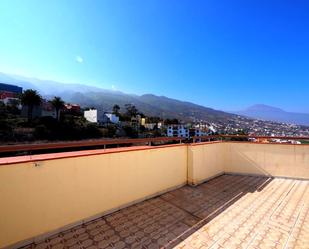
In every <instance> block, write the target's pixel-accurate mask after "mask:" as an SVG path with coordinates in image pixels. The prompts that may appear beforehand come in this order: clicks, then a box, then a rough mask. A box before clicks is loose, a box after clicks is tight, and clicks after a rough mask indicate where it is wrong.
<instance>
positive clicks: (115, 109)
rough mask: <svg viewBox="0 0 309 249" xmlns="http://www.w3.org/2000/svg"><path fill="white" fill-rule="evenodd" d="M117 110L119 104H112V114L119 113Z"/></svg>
mask: <svg viewBox="0 0 309 249" xmlns="http://www.w3.org/2000/svg"><path fill="white" fill-rule="evenodd" d="M119 111H120V106H119V105H117V104H116V105H114V106H113V114H115V115H119Z"/></svg>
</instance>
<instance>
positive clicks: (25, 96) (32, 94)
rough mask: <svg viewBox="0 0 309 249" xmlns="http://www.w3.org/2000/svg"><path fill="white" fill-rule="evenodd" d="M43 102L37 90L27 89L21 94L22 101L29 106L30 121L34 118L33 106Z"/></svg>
mask: <svg viewBox="0 0 309 249" xmlns="http://www.w3.org/2000/svg"><path fill="white" fill-rule="evenodd" d="M41 102H42V98H41V96H40V94H39V93H38V92H37V91H36V90H32V89H29V90H26V91H24V92H23V93H22V95H21V103H22V104H23V105H25V106H27V108H28V122H29V121H31V120H32V114H33V108H34V107H35V106H39V105H40V104H41Z"/></svg>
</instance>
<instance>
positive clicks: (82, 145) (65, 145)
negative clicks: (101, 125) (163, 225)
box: [0, 137, 185, 153]
mask: <svg viewBox="0 0 309 249" xmlns="http://www.w3.org/2000/svg"><path fill="white" fill-rule="evenodd" d="M183 140H185V138H182V137H156V138H132V139H100V140H99V139H97V140H83V141H74V142H54V143H35V144H16V145H2V146H0V153H10V152H13V153H14V152H15V153H17V152H37V151H40V152H41V151H51V150H63V149H89V148H91V147H96V148H101V147H103V148H106V146H108V145H109V146H115V145H118V146H121V145H127V146H128V145H129V146H130V145H137V144H144V145H145V144H147V145H152V144H153V143H162V142H163V143H169V142H179V143H181V142H182V141H183Z"/></svg>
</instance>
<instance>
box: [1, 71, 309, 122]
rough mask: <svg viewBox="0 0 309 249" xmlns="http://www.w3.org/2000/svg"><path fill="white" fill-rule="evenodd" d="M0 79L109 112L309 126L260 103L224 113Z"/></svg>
mask: <svg viewBox="0 0 309 249" xmlns="http://www.w3.org/2000/svg"><path fill="white" fill-rule="evenodd" d="M0 82H2V83H7V84H14V85H18V86H21V87H23V89H35V90H37V91H39V93H40V94H41V95H42V96H43V97H44V98H47V99H50V98H52V97H54V96H60V97H62V98H63V99H64V100H65V101H66V102H69V103H77V104H79V105H81V106H82V107H94V108H97V109H98V110H100V111H110V110H111V109H112V107H113V105H115V104H118V105H119V106H120V107H121V109H123V108H124V106H125V104H133V105H135V106H136V107H137V108H138V110H140V111H141V112H143V113H144V114H145V115H148V116H158V117H161V118H177V119H181V120H184V121H194V120H204V121H208V122H215V123H221V124H222V123H227V122H228V121H229V120H236V119H237V118H238V116H239V115H241V116H246V117H248V118H249V119H262V120H269V121H276V122H283V123H293V124H299V125H309V114H305V113H292V112H286V111H284V110H282V109H279V108H276V107H272V106H267V105H262V104H259V105H254V106H251V107H249V108H247V109H245V110H242V111H235V112H224V111H219V110H215V109H212V108H209V107H205V106H201V105H197V104H194V103H190V102H186V101H180V100H176V99H172V98H168V97H165V96H156V95H153V94H144V95H135V94H126V93H123V92H121V91H115V90H107V89H103V88H100V87H94V86H88V85H84V84H67V83H60V82H56V81H51V80H41V79H36V78H29V77H24V76H19V75H12V74H6V73H0Z"/></svg>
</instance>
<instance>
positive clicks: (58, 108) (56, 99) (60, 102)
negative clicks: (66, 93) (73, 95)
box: [51, 97, 64, 121]
mask: <svg viewBox="0 0 309 249" xmlns="http://www.w3.org/2000/svg"><path fill="white" fill-rule="evenodd" d="M51 104H52V105H53V107H54V108H55V109H56V117H57V120H58V121H59V119H60V111H61V110H62V109H63V108H64V101H63V100H62V99H61V98H60V97H54V98H53V99H52V101H51Z"/></svg>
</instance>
